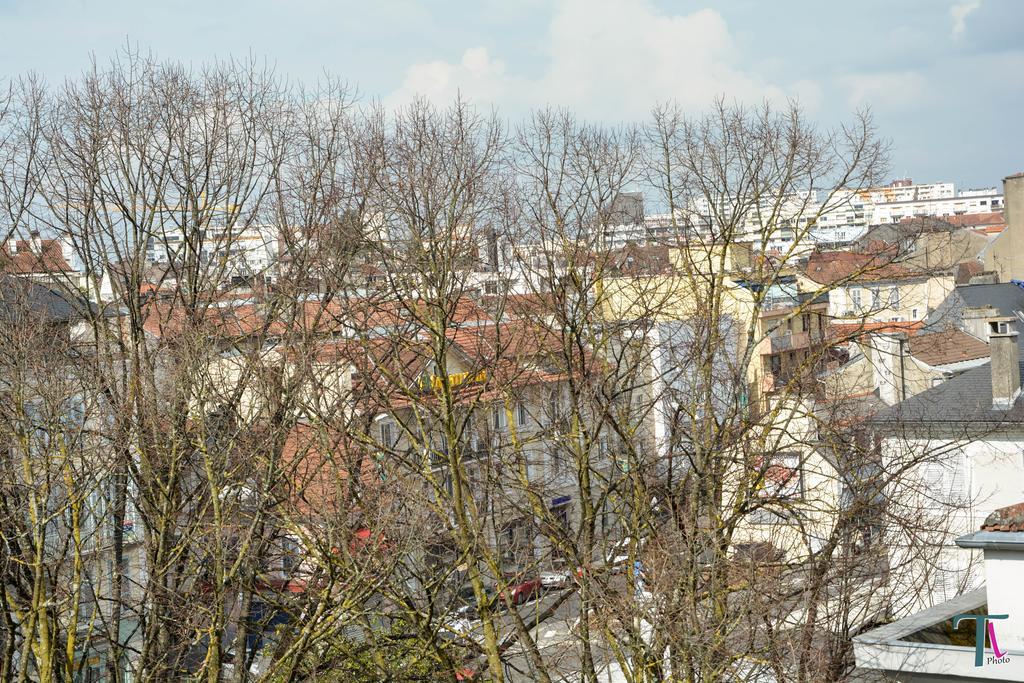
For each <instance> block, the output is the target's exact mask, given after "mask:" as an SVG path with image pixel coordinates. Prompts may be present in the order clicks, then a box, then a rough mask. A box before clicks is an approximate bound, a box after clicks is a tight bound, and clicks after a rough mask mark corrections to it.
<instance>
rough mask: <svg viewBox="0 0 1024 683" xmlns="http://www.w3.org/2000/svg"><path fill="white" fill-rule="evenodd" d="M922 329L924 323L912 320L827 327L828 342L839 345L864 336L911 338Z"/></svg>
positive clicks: (834, 324)
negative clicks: (899, 333) (900, 333)
mask: <svg viewBox="0 0 1024 683" xmlns="http://www.w3.org/2000/svg"><path fill="white" fill-rule="evenodd" d="M923 328H924V321H921V320H912V321H909V322H856V323H832V324H831V325H829V326H828V336H829V340H831V341H833V342H836V343H841V342H844V341H850V340H853V339H857V338H858V337H861V336H863V335H865V334H872V333H874V334H894V333H898V332H903V333H904V334H906V335H907V336H913V335H915V334H917V333H918V332H920V331H921V329H923Z"/></svg>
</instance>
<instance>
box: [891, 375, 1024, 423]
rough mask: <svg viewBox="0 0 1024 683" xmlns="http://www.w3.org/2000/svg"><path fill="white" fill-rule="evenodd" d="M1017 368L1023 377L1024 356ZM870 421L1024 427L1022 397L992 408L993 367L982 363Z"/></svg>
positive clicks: (1023, 401) (892, 407) (1023, 383)
mask: <svg viewBox="0 0 1024 683" xmlns="http://www.w3.org/2000/svg"><path fill="white" fill-rule="evenodd" d="M1017 371H1018V372H1019V373H1020V374H1021V377H1022V378H1024V360H1019V361H1018V365H1017ZM1022 385H1024V382H1022ZM872 422H874V423H876V424H893V423H903V424H914V423H936V422H942V423H948V424H960V425H970V424H975V425H980V424H985V425H992V424H1003V423H1011V424H1015V425H1016V426H1017V427H1018V428H1020V429H1024V397H1018V398H1017V402H1016V403H1014V404H1013V406H1012V407H1011V408H1010V409H1008V410H995V409H993V408H992V367H991V365H990V364H989V363H985V364H984V365H980V366H978V367H976V368H972V369H970V370H967V371H966V372H964V373H963V374H961V375H958V376H956V377H954V378H952V379H950V380H947V381H946V382H943V383H942V384H940V385H938V386H936V387H932V388H931V389H928V390H927V391H923V392H921V393H920V394H917V395H916V396H911V397H910V398H908V399H907V400H906V401H903V402H901V403H897V404H896V405H894V406H890V407H888V408H886V409H884V410H882V411H880V412H879V413H878V414H876V415H875V416H874V417H873V418H872Z"/></svg>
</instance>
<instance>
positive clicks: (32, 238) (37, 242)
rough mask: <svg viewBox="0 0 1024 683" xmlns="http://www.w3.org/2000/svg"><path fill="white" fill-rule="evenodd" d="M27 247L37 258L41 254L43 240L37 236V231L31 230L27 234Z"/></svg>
mask: <svg viewBox="0 0 1024 683" xmlns="http://www.w3.org/2000/svg"><path fill="white" fill-rule="evenodd" d="M29 245H30V248H31V249H32V253H33V254H35V255H36V256H39V255H41V254H42V253H43V240H42V238H41V237H40V236H39V231H38V230H33V231H32V232H31V233H29Z"/></svg>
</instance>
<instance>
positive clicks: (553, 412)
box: [548, 389, 561, 425]
mask: <svg viewBox="0 0 1024 683" xmlns="http://www.w3.org/2000/svg"><path fill="white" fill-rule="evenodd" d="M559 398H560V397H559V395H558V389H552V390H551V393H550V394H549V395H548V415H549V416H550V418H551V424H552V425H555V424H557V423H558V419H559V417H560V414H561V410H560V404H559Z"/></svg>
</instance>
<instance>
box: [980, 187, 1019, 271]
mask: <svg viewBox="0 0 1024 683" xmlns="http://www.w3.org/2000/svg"><path fill="white" fill-rule="evenodd" d="M1003 193H1004V195H1005V197H1006V208H1005V209H1004V211H1005V213H1006V230H1004V231H1003V232H1002V233H1001V234H1000V235H999V236H998V237H996V239H995V241H994V242H993V243H992V244H991V245H990V247H989V248H988V251H987V252H986V254H985V268H986V269H987V270H994V271H996V272H998V273H999V281H1000V282H1009V281H1010V280H1020V279H1024V173H1016V174H1014V175H1011V176H1007V177H1006V178H1003Z"/></svg>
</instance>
